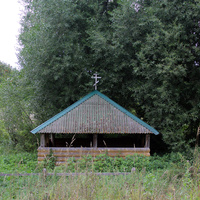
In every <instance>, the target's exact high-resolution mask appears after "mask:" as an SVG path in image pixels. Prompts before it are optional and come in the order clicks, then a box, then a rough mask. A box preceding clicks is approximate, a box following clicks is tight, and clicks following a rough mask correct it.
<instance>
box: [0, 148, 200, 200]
mask: <svg viewBox="0 0 200 200" xmlns="http://www.w3.org/2000/svg"><path fill="white" fill-rule="evenodd" d="M54 162H55V158H54V157H52V156H49V157H48V158H47V159H46V161H45V162H43V163H40V164H38V163H37V153H36V152H35V153H16V154H14V153H13V154H12V153H7V154H6V153H4V154H2V155H1V156H0V172H1V173H12V174H17V173H22V174H23V173H39V175H31V176H4V177H3V176H1V177H0V199H20V200H21V199H26V200H27V199H42V200H47V199H49V200H50V199H187V200H188V199H200V188H199V185H200V174H199V167H200V158H199V153H198V152H196V153H195V154H194V156H193V157H191V158H190V159H189V160H188V158H186V156H184V155H182V154H180V153H171V154H165V155H164V156H158V155H153V156H151V157H145V156H139V155H135V156H127V157H126V158H125V159H123V158H120V157H115V158H111V157H109V156H107V155H99V156H97V157H96V158H92V157H91V156H87V157H84V158H82V159H80V160H74V159H70V160H68V161H67V162H66V164H65V165H62V166H55V163H54ZM43 168H46V169H47V172H49V173H54V175H52V176H44V174H43V173H42V170H43ZM133 168H134V170H132V172H131V169H133ZM97 172H130V173H129V174H126V175H109V176H107V175H100V174H99V173H98V174H97ZM57 173H68V176H65V175H62V176H57V175H56V174H57ZM74 173H79V174H78V175H74Z"/></svg>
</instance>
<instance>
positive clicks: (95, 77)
mask: <svg viewBox="0 0 200 200" xmlns="http://www.w3.org/2000/svg"><path fill="white" fill-rule="evenodd" d="M91 78H94V81H95V82H94V85H93V86H94V89H95V90H97V83H98V82H99V81H98V78H101V77H98V74H97V72H96V73H94V75H93V76H92V77H91Z"/></svg>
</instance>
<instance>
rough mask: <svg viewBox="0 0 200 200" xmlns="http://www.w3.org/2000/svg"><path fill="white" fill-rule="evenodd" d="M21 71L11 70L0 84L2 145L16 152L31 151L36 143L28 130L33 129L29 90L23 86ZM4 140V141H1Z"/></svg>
mask: <svg viewBox="0 0 200 200" xmlns="http://www.w3.org/2000/svg"><path fill="white" fill-rule="evenodd" d="M1 78H2V77H1ZM23 78H24V76H23V70H21V71H20V72H19V71H17V70H15V69H11V68H10V73H9V75H7V76H6V77H5V78H2V79H1V82H0V112H1V116H0V132H1V133H2V134H3V136H2V135H1V140H0V141H2V143H3V144H4V145H5V146H6V147H7V146H9V145H11V146H10V147H14V148H16V147H17V150H25V151H31V150H33V149H35V147H36V145H37V142H36V139H37V138H36V137H35V135H32V134H30V130H32V129H33V128H34V127H35V124H34V119H32V118H31V114H33V111H32V109H31V108H32V107H31V106H30V97H32V95H31V93H32V92H31V91H32V90H31V88H29V87H27V86H25V85H24V80H23ZM3 140H4V141H3Z"/></svg>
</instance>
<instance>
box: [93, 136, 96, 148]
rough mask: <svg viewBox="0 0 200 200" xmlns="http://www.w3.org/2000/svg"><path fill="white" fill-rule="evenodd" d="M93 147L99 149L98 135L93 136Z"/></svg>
mask: <svg viewBox="0 0 200 200" xmlns="http://www.w3.org/2000/svg"><path fill="white" fill-rule="evenodd" d="M93 147H94V148H97V134H93Z"/></svg>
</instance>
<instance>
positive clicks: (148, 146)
mask: <svg viewBox="0 0 200 200" xmlns="http://www.w3.org/2000/svg"><path fill="white" fill-rule="evenodd" d="M145 147H146V148H150V135H149V134H147V135H146V141H145Z"/></svg>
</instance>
